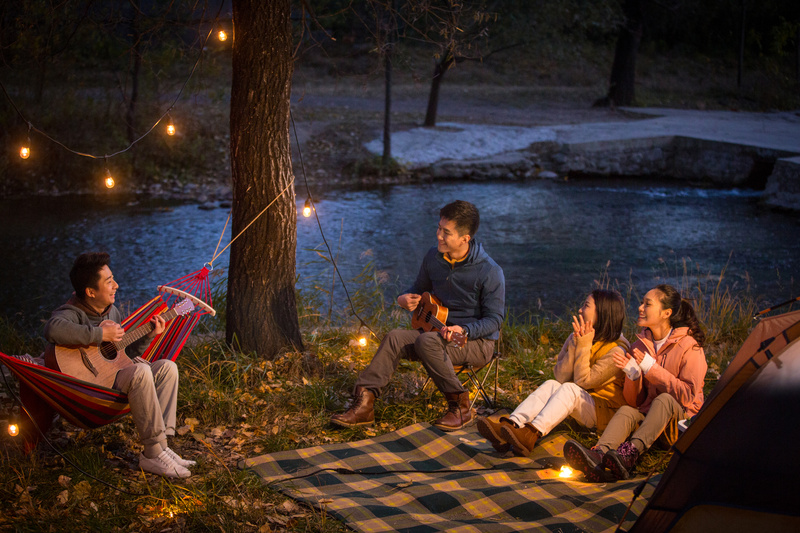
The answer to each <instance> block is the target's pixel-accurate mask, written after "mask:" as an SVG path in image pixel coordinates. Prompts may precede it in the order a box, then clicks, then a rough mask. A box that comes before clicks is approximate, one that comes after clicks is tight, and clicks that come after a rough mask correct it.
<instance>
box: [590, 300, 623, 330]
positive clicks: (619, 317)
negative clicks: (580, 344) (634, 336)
mask: <svg viewBox="0 0 800 533" xmlns="http://www.w3.org/2000/svg"><path fill="white" fill-rule="evenodd" d="M592 298H594V306H595V315H596V318H597V320H596V324H595V325H594V342H598V341H601V342H614V341H615V340H617V339H618V338H619V336H620V335H621V334H622V325H623V324H624V323H625V300H624V299H623V298H622V295H621V294H620V293H618V292H617V291H603V290H600V289H595V290H593V291H592Z"/></svg>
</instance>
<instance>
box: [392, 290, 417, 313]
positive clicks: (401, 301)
mask: <svg viewBox="0 0 800 533" xmlns="http://www.w3.org/2000/svg"><path fill="white" fill-rule="evenodd" d="M421 298H422V296H420V295H419V294H414V293H411V292H408V293H406V294H401V295H400V296H398V297H397V305H399V306H400V307H402V308H403V309H407V310H408V311H413V310H414V309H416V308H417V305H419V301H420V299H421Z"/></svg>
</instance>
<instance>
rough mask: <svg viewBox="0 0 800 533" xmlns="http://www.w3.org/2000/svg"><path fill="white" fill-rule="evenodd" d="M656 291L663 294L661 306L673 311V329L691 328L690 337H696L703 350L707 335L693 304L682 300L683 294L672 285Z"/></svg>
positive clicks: (657, 288) (671, 322) (660, 286)
mask: <svg viewBox="0 0 800 533" xmlns="http://www.w3.org/2000/svg"><path fill="white" fill-rule="evenodd" d="M655 289H656V290H657V291H659V292H660V293H661V298H659V301H660V302H661V306H662V307H663V308H664V309H672V314H671V315H670V317H669V325H670V326H672V327H673V328H681V327H687V328H689V335H690V336H692V337H694V340H696V341H697V345H698V346H700V347H701V348H702V347H703V343H704V342H705V340H706V334H705V333H703V329H702V327H701V326H700V321H699V320H697V315H695V314H694V307H692V304H690V303H689V302H688V301H686V300H684V299H683V298H681V293H679V292H678V291H677V290H676V289H675V287H673V286H672V285H666V284H663V285H659V286H658V287H656V288H655Z"/></svg>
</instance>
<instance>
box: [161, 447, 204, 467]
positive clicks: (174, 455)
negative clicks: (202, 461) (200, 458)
mask: <svg viewBox="0 0 800 533" xmlns="http://www.w3.org/2000/svg"><path fill="white" fill-rule="evenodd" d="M164 451H165V452H167V455H169V456H170V459H172V460H173V461H175V462H176V463H178V464H179V465H181V466H182V467H184V468H189V467H190V466H194V465H196V464H197V461H192V460H191V459H184V458H183V457H181V456H180V455H178V454H177V453H175V450H173V449H172V448H167V449H166V450H164Z"/></svg>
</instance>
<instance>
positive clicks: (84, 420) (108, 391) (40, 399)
mask: <svg viewBox="0 0 800 533" xmlns="http://www.w3.org/2000/svg"><path fill="white" fill-rule="evenodd" d="M208 274H209V269H208V268H207V267H205V266H204V267H203V268H202V269H200V270H198V271H197V272H194V273H192V274H189V275H187V276H184V277H182V278H179V279H177V280H175V281H173V282H171V283H169V284H168V285H160V286H159V287H158V290H159V292H160V294H159V295H158V296H156V297H155V298H153V299H152V300H150V301H149V302H147V303H146V304H144V305H143V306H141V307H140V308H139V309H137V310H136V311H134V312H133V313H132V314H131V315H130V316H129V317H127V318H126V319H125V320H123V321H122V327H123V328H124V329H125V330H126V331H127V330H129V329H130V328H137V327H139V326H141V325H142V324H145V323H147V322H148V321H149V320H150V319H151V318H152V317H153V315H155V314H157V313H162V312H163V311H164V310H166V309H167V308H169V307H171V306H172V305H174V303H175V302H176V301H177V300H178V299H182V298H189V299H190V300H192V302H193V303H194V305H195V309H194V310H193V311H192V312H190V313H188V314H186V315H184V316H178V317H177V318H175V319H173V320H171V321H169V322H168V323H167V326H166V329H165V330H164V332H163V333H162V334H161V335H159V336H158V337H156V338H155V339H154V340H153V341H152V342H151V343H150V345H149V346H148V348H147V350H146V351H145V352H144V354H143V355H142V357H143V358H144V359H146V360H148V361H157V360H159V359H169V360H171V361H174V360H175V359H176V358H177V357H178V354H179V353H180V351H181V349H182V348H183V346H184V344H185V343H186V340H187V339H188V338H189V334H190V333H191V332H192V329H193V328H194V326H195V324H197V321H198V320H199V319H200V317H201V316H202V315H205V314H211V315H212V316H213V315H214V314H215V313H216V312H215V311H214V309H213V308H212V307H211V303H212V302H211V287H210V283H209V280H208ZM172 300H174V301H172ZM26 359H27V360H26ZM0 362H2V363H3V364H5V365H6V366H7V367H8V368H9V370H11V372H12V373H13V374H14V375H16V376H17V378H19V381H20V386H19V389H20V399H21V401H22V404H23V406H24V407H25V409H24V410H23V413H22V429H23V437H24V438H25V448H26V451H30V450H32V449H33V447H35V446H36V443H37V442H38V440H39V438H40V432H41V433H44V432H46V431H47V429H48V428H49V427H50V424H51V423H52V420H53V410H55V411H57V412H58V413H60V414H61V415H62V416H63V417H64V418H65V419H66V420H68V421H69V422H71V423H72V424H74V425H76V426H78V427H80V428H83V429H94V428H97V427H101V426H104V425H106V424H110V423H111V422H114V421H116V420H118V419H120V418H121V417H123V416H125V415H126V414H127V413H128V412H129V411H130V406H129V405H128V396H127V395H126V394H125V393H123V392H121V391H118V390H116V389H112V388H107V387H103V386H99V385H96V384H94V383H90V382H87V381H82V380H80V379H76V378H74V377H72V376H69V375H67V374H63V373H61V372H59V371H57V370H53V369H50V368H47V367H45V366H43V365H39V364H36V362H34V361H32V360H31V358H29V357H27V358H18V357H14V356H10V355H6V354H4V353H2V352H0ZM29 417H32V418H33V420H34V422H35V425H36V427H38V428H39V431H37V430H36V429H35V428H34V427H33V426H32V425H31V420H30V418H29Z"/></svg>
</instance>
